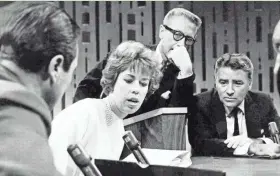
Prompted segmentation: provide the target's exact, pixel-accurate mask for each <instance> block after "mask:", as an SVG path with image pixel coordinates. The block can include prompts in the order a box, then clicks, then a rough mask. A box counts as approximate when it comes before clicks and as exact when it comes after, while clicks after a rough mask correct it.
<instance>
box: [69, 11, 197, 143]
mask: <svg viewBox="0 0 280 176" xmlns="http://www.w3.org/2000/svg"><path fill="white" fill-rule="evenodd" d="M200 26H201V19H200V18H199V17H198V16H196V15H195V14H193V13H191V12H189V11H188V10H186V9H183V8H174V9H172V10H171V11H169V12H168V13H167V14H166V16H165V18H164V20H163V24H162V25H160V28H159V38H160V42H159V44H158V45H157V46H156V47H154V46H153V47H150V48H151V49H153V50H155V51H156V52H157V53H158V56H159V57H157V59H159V62H160V63H162V71H163V78H162V81H161V84H160V87H159V89H158V90H157V91H156V92H155V93H154V94H153V95H151V96H150V97H147V100H146V101H145V102H144V103H143V104H142V107H141V108H140V109H139V110H138V111H137V112H136V113H135V114H132V115H130V116H135V115H138V114H142V113H145V112H148V111H151V110H154V109H157V108H161V107H189V106H190V105H191V103H192V99H193V81H194V78H195V75H194V73H193V67H192V62H191V59H190V56H189V53H188V49H189V48H190V47H191V46H192V45H193V44H194V43H195V37H196V34H197V31H198V29H199V28H200ZM106 63H107V59H105V60H103V61H102V62H101V63H99V64H98V65H97V67H96V68H94V69H93V70H92V71H90V72H89V73H88V74H87V76H86V77H85V78H84V79H83V80H82V81H81V82H80V84H79V86H78V88H77V91H76V94H75V97H74V102H76V101H79V100H81V99H84V98H89V97H91V98H99V97H100V94H101V91H102V88H101V86H100V78H101V75H102V70H103V68H104V67H105V65H106ZM153 123H154V124H156V125H158V124H159V123H161V122H159V123H158V122H155V121H154V122H152V124H150V129H149V130H147V131H148V132H147V133H151V135H152V133H153V132H150V130H154V129H155V128H156V127H155V126H154V125H153ZM144 133H146V132H144ZM155 133H156V132H155ZM148 138H149V137H148ZM151 138H152V139H153V140H148V139H147V142H143V138H142V145H143V146H146V147H150V148H159V147H160V146H159V145H160V144H158V145H157V144H155V143H156V141H157V140H158V138H157V137H154V136H151ZM149 141H152V144H151V143H149Z"/></svg>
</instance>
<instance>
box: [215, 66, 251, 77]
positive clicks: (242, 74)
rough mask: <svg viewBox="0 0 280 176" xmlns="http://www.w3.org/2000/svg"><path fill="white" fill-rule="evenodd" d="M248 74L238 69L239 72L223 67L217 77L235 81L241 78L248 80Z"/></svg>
mask: <svg viewBox="0 0 280 176" xmlns="http://www.w3.org/2000/svg"><path fill="white" fill-rule="evenodd" d="M247 74H248V73H247V72H245V71H244V70H241V69H238V70H233V69H231V68H229V67H222V68H220V69H218V72H217V76H218V78H219V79H230V78H235V79H241V78H246V79H247Z"/></svg>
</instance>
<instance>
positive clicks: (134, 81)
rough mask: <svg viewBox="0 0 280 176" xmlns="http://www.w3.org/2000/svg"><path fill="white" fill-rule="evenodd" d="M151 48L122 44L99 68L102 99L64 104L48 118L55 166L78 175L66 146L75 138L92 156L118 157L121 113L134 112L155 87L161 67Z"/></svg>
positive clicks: (138, 44) (121, 145)
mask: <svg viewBox="0 0 280 176" xmlns="http://www.w3.org/2000/svg"><path fill="white" fill-rule="evenodd" d="M153 57H155V52H154V51H151V50H150V49H148V48H146V47H145V46H144V45H143V44H141V43H139V42H134V41H126V42H123V43H121V44H120V45H119V46H118V47H117V48H116V49H115V50H114V51H113V52H112V53H111V55H110V56H109V59H108V62H107V65H106V67H105V69H104V70H103V72H102V74H103V75H102V79H101V85H102V87H103V93H104V94H106V95H107V97H106V98H103V99H92V98H87V99H84V100H81V101H78V102H77V103H75V104H73V105H71V106H69V107H67V108H66V109H64V110H63V111H62V112H61V113H59V114H58V115H57V116H56V117H55V119H54V121H53V123H52V133H51V135H50V138H49V143H50V146H51V149H52V152H53V155H54V161H55V165H56V167H57V169H58V170H59V171H60V172H61V173H62V174H63V175H66V176H73V175H75V176H78V175H82V173H81V172H80V170H79V169H78V167H77V166H76V165H75V163H74V162H73V160H72V159H71V157H70V156H69V154H68V153H67V147H68V146H69V145H70V144H77V143H79V144H80V145H82V147H83V148H84V149H85V150H86V152H87V153H88V154H90V155H91V156H92V157H93V158H94V159H114V160H118V159H119V158H120V155H121V152H122V149H123V146H124V142H123V139H122V136H123V135H124V126H123V118H124V117H126V116H127V115H128V114H132V113H134V112H136V111H137V110H138V109H139V108H140V106H141V104H142V102H143V100H144V99H145V97H146V95H147V94H148V93H153V92H154V91H155V90H156V89H157V88H158V86H159V82H160V79H161V76H162V74H161V72H160V68H159V64H158V63H156V62H155V60H156V59H154V58H153Z"/></svg>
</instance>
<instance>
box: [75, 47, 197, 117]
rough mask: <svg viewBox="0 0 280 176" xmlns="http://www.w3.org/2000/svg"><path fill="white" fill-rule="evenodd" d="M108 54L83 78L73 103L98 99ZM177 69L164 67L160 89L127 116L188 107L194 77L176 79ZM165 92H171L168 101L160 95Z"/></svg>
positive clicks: (153, 48)
mask: <svg viewBox="0 0 280 176" xmlns="http://www.w3.org/2000/svg"><path fill="white" fill-rule="evenodd" d="M147 47H148V48H150V49H151V50H156V46H147ZM108 56H109V54H108V55H107V57H106V58H105V59H104V60H102V61H101V62H100V63H99V64H98V65H97V66H96V67H95V68H93V69H92V70H91V71H90V72H89V73H88V74H87V75H86V76H85V78H84V79H83V80H82V81H81V82H80V83H79V85H78V88H77V90H76V93H75V96H74V102H76V101H79V100H81V99H84V98H99V97H100V94H101V92H102V87H101V85H100V80H101V77H102V70H103V69H104V68H105V66H106V64H107V59H108ZM178 72H179V69H178V67H177V66H175V65H173V64H169V65H168V66H165V68H164V69H163V78H162V80H161V82H160V87H159V89H158V90H156V91H155V92H154V94H152V95H150V96H149V97H147V99H146V100H145V101H144V102H143V104H142V106H141V107H140V109H139V110H138V111H137V112H136V113H134V114H131V115H129V117H133V116H135V115H138V114H142V113H145V112H149V111H152V110H154V109H157V108H162V107H188V106H190V104H191V103H192V102H193V81H194V79H195V75H194V74H193V75H192V76H190V77H188V78H185V79H177V75H178ZM166 91H170V92H171V97H170V98H169V99H164V98H163V97H162V96H161V95H162V94H163V93H165V92H166Z"/></svg>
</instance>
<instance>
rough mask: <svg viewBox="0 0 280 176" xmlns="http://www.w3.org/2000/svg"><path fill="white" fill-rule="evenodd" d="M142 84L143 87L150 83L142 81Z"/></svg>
mask: <svg viewBox="0 0 280 176" xmlns="http://www.w3.org/2000/svg"><path fill="white" fill-rule="evenodd" d="M140 85H141V86H143V87H146V86H147V85H148V83H144V82H140Z"/></svg>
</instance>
